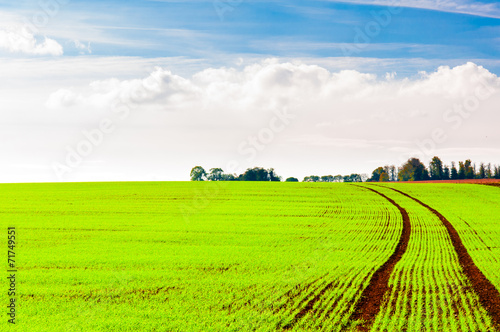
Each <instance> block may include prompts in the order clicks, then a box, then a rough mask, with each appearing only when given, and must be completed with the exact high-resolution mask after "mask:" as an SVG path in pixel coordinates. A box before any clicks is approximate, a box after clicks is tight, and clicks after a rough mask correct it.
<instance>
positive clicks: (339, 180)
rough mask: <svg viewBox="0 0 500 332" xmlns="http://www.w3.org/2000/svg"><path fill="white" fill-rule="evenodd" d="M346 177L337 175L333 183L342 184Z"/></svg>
mask: <svg viewBox="0 0 500 332" xmlns="http://www.w3.org/2000/svg"><path fill="white" fill-rule="evenodd" d="M343 179H344V177H343V176H342V175H340V174H337V175H335V176H334V177H333V182H342V181H343Z"/></svg>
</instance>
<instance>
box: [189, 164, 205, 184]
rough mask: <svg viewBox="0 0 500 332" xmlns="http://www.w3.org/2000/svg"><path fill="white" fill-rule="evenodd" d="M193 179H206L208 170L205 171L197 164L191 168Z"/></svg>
mask: <svg viewBox="0 0 500 332" xmlns="http://www.w3.org/2000/svg"><path fill="white" fill-rule="evenodd" d="M190 175H191V181H204V180H205V178H206V176H207V172H205V169H204V168H203V167H201V166H195V167H193V169H191V174H190Z"/></svg>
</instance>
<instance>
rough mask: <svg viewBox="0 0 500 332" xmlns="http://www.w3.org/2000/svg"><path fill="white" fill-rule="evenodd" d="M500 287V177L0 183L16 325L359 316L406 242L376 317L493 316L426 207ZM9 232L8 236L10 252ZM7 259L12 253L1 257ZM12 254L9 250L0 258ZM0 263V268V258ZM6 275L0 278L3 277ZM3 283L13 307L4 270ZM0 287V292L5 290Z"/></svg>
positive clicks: (421, 326) (446, 324)
mask: <svg viewBox="0 0 500 332" xmlns="http://www.w3.org/2000/svg"><path fill="white" fill-rule="evenodd" d="M388 187H393V188H396V189H398V190H401V191H404V192H405V193H407V194H410V195H411V196H412V197H415V198H418V199H419V200H421V201H422V202H425V203H426V204H428V205H429V206H431V207H433V208H434V209H436V210H438V211H439V212H440V213H441V214H443V215H444V216H445V217H446V218H447V219H448V220H449V221H450V222H451V223H452V224H453V226H454V227H455V229H456V230H457V232H458V233H459V235H460V238H461V240H462V241H463V245H464V246H465V247H466V248H467V251H468V253H469V254H470V256H471V257H472V259H473V260H474V263H475V264H476V265H477V267H478V268H479V269H480V270H481V271H482V272H483V273H484V275H485V276H486V277H487V278H488V280H489V281H490V282H491V283H492V284H493V285H494V287H496V289H497V290H500V272H499V271H500V258H499V257H500V200H499V198H500V188H499V187H493V186H483V185H475V184H410V183H403V184H388V185H384V186H375V185H370V184H362V185H353V184H328V183H261V182H259V183H252V182H199V183H198V182H149V183H148V182H144V183H140V182H137V183H136V182H131V183H78V184H63V183H61V184H2V185H0V211H1V213H2V217H1V222H2V230H1V231H2V232H4V234H5V235H4V236H5V237H4V238H5V239H7V227H16V248H15V251H16V258H15V260H16V264H17V269H18V272H17V273H16V282H17V285H16V287H17V293H18V296H17V311H16V314H17V316H16V324H15V325H16V328H17V329H18V330H19V331H276V330H279V331H280V330H291V331H355V330H357V329H361V328H363V326H365V327H366V324H365V322H363V320H361V319H353V318H352V317H353V316H352V315H353V313H354V312H355V310H356V304H357V303H358V302H360V298H361V297H362V293H363V291H364V290H365V288H366V287H367V285H368V284H369V283H370V281H371V279H372V277H373V275H374V273H375V271H377V269H379V268H381V266H383V264H384V263H385V262H386V261H387V260H388V259H389V257H390V256H391V255H392V254H393V252H394V251H395V249H396V246H397V245H398V241H399V239H400V237H401V232H402V227H403V226H402V225H403V218H402V215H401V213H400V211H399V210H398V208H397V207H396V206H395V205H394V204H392V203H391V202H390V201H389V200H388V199H386V198H384V197H382V196H381V195H377V194H376V193H374V192H373V191H371V190H367V189H366V188H372V189H374V190H376V191H378V192H380V193H382V194H384V195H385V196H387V197H388V198H390V199H392V200H393V201H395V202H397V204H399V205H400V206H401V207H403V208H404V209H405V210H406V211H407V212H408V215H409V218H410V222H411V236H410V240H409V243H408V246H407V248H406V252H405V253H404V254H403V256H402V257H401V259H400V260H399V261H398V263H397V264H396V265H395V267H394V270H393V271H392V273H391V275H390V279H389V281H388V286H389V290H388V291H387V292H385V294H384V297H383V300H382V302H381V303H380V311H379V312H378V314H377V315H376V317H375V319H374V321H373V322H372V324H370V326H369V329H370V330H372V331H401V330H407V331H495V325H494V324H495V323H494V319H493V320H492V314H491V312H489V311H488V308H485V307H484V305H483V304H482V302H481V301H480V299H479V297H478V294H477V293H476V292H475V291H474V288H473V287H472V286H471V283H470V280H469V279H468V278H467V276H466V275H465V274H464V271H463V269H462V267H461V265H460V263H459V261H458V258H457V252H456V251H455V249H454V246H453V245H452V241H451V240H450V236H449V234H448V232H447V230H446V228H445V226H443V223H442V222H441V221H440V219H439V218H438V217H436V215H434V214H432V213H431V212H430V211H429V210H428V209H426V208H425V207H423V206H422V205H419V204H418V203H417V202H415V201H413V200H412V199H410V198H408V197H406V196H403V195H402V194H400V193H398V192H395V191H393V190H391V189H389V188H388ZM7 250H8V249H7V241H5V242H4V250H3V251H4V255H5V263H7ZM5 266H6V265H5ZM5 270H7V266H6V267H5ZM5 275H7V272H5ZM2 279H4V278H2ZM4 280H6V281H5V282H4V283H3V284H0V287H3V288H4V289H5V290H3V289H2V291H1V292H0V294H1V296H0V301H1V303H2V306H3V307H4V308H5V314H3V315H2V317H4V318H3V319H2V322H1V323H0V330H5V329H6V328H8V327H12V326H11V325H12V324H8V323H7V319H8V316H7V315H6V313H7V310H6V309H7V308H6V305H7V303H8V301H9V298H8V297H7V289H8V283H7V281H8V280H7V279H4ZM4 303H5V305H4Z"/></svg>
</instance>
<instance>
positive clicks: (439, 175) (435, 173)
mask: <svg viewBox="0 0 500 332" xmlns="http://www.w3.org/2000/svg"><path fill="white" fill-rule="evenodd" d="M429 175H430V177H431V180H442V179H443V162H442V161H441V159H439V157H434V158H432V160H431V162H430V163H429Z"/></svg>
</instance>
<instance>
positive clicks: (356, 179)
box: [344, 174, 362, 182]
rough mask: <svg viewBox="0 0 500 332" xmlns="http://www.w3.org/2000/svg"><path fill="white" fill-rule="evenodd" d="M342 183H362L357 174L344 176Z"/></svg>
mask: <svg viewBox="0 0 500 332" xmlns="http://www.w3.org/2000/svg"><path fill="white" fill-rule="evenodd" d="M344 182H362V179H361V175H359V174H351V175H345V176H344Z"/></svg>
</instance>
